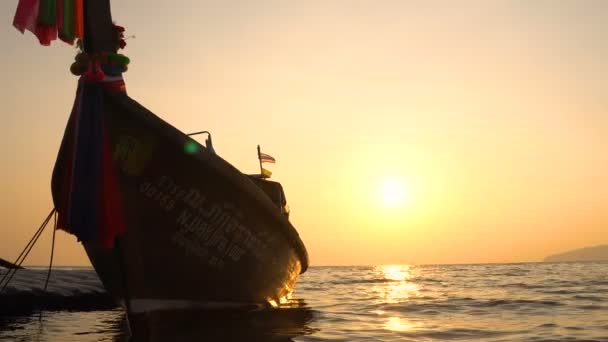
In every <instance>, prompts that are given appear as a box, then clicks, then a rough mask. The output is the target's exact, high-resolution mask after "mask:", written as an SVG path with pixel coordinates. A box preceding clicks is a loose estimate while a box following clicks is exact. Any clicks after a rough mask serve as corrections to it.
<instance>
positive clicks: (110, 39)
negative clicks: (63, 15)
mask: <svg viewBox="0 0 608 342" xmlns="http://www.w3.org/2000/svg"><path fill="white" fill-rule="evenodd" d="M84 18H85V20H84V39H83V41H84V50H85V52H87V53H100V52H116V49H117V47H118V36H117V34H116V31H115V30H114V24H113V23H112V11H111V8H110V0H87V1H85V2H84Z"/></svg>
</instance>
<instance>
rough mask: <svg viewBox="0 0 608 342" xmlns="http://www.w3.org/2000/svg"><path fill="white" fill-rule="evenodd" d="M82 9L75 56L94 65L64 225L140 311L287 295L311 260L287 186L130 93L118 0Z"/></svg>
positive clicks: (72, 143) (60, 166)
mask: <svg viewBox="0 0 608 342" xmlns="http://www.w3.org/2000/svg"><path fill="white" fill-rule="evenodd" d="M84 19H85V20H84V37H85V39H84V53H83V54H81V55H79V56H80V57H77V63H80V62H82V60H84V59H87V58H88V60H87V61H86V62H87V63H88V71H87V72H88V74H87V75H86V76H83V77H81V80H80V82H79V89H78V92H77V98H76V101H75V104H74V109H73V111H72V115H71V117H70V120H69V122H68V125H67V128H66V132H65V135H64V138H63V141H62V144H61V148H60V151H59V153H58V157H57V161H56V164H55V168H54V171H53V178H52V193H53V200H54V203H55V207H56V209H57V212H58V214H59V224H58V226H59V228H62V229H65V230H67V231H69V232H71V233H74V234H75V235H76V236H77V237H78V239H79V240H80V241H82V243H83V245H84V247H85V249H86V252H87V254H88V256H89V258H90V260H91V263H92V264H93V266H94V268H95V270H96V271H97V273H98V275H99V277H100V279H101V280H102V282H103V284H104V286H105V287H106V289H107V290H108V291H109V292H110V293H111V294H112V295H113V296H114V297H115V298H116V299H118V300H120V301H121V302H123V303H124V304H125V305H126V307H127V309H128V313H129V315H130V317H132V316H137V315H138V314H145V313H150V312H154V311H159V310H161V311H162V310H174V309H193V308H194V309H196V308H201V309H214V308H216V309H222V310H224V309H229V308H236V309H249V308H257V307H260V306H261V305H269V303H270V304H274V303H278V302H280V301H281V300H282V299H283V298H285V297H286V296H288V295H289V294H290V293H291V292H292V290H293V288H294V286H295V283H296V279H297V278H298V276H299V274H301V273H303V272H304V271H305V270H306V268H307V267H308V256H307V252H306V249H305V247H304V245H303V243H302V241H301V239H300V238H299V235H298V233H297V231H296V230H295V229H294V227H293V226H292V225H291V224H290V222H289V220H288V215H287V213H288V211H287V210H286V208H287V207H286V202H285V197H284V193H283V190H282V187H281V185H280V184H279V183H276V182H271V181H269V180H267V179H264V177H258V176H248V175H245V174H243V173H241V172H240V171H239V170H237V169H236V168H234V167H233V166H232V165H231V164H229V163H228V162H226V161H225V160H224V159H222V158H221V157H220V156H218V155H217V154H216V153H215V152H214V151H213V149H212V148H211V146H209V145H207V146H203V145H201V144H199V143H198V142H196V141H194V140H193V139H192V138H191V137H189V136H188V135H187V134H184V133H182V132H180V131H179V130H177V129H175V128H174V127H172V126H171V125H169V124H168V123H166V122H164V121H163V120H161V119H160V118H159V117H157V116H156V115H154V114H153V113H151V112H150V111H148V110H147V109H145V108H144V107H143V106H141V105H140V104H138V103H137V102H135V101H134V100H132V99H131V98H130V97H129V96H127V94H126V91H125V90H124V83H123V82H122V78H121V76H120V75H121V73H122V71H124V70H122V69H121V70H119V71H120V72H118V73H116V72H115V71H116V68H115V67H116V65H115V64H111V63H110V64H107V65H106V64H104V61H106V62H107V61H108V60H109V59H110V57H108V56H110V55H112V56H116V54H115V53H116V51H117V49H118V46H119V43H118V42H119V40H120V38H121V35H120V34H117V30H116V26H114V25H113V23H112V19H111V14H110V4H109V0H88V1H85V2H84ZM119 32H122V31H119ZM78 58H80V59H81V61H80V62H79V61H78ZM96 63H97V64H96ZM75 64H76V63H75ZM74 67H76V69H77V67H78V65H76V66H73V68H74ZM96 68H100V69H96ZM102 71H103V73H105V76H106V77H102V78H104V80H101V79H96V77H97V76H99V74H100V72H102ZM102 76H103V75H102ZM159 82H162V81H161V80H160V79H159Z"/></svg>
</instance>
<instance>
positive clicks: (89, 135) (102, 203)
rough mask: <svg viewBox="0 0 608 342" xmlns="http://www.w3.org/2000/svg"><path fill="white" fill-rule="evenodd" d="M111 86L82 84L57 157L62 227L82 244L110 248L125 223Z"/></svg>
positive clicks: (58, 210) (99, 83)
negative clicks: (108, 96)
mask: <svg viewBox="0 0 608 342" xmlns="http://www.w3.org/2000/svg"><path fill="white" fill-rule="evenodd" d="M105 83H106V82H88V81H86V80H83V79H82V80H81V81H80V82H79V86H78V91H77V94H76V101H75V103H74V107H73V110H72V114H71V115H70V119H69V122H68V127H67V128H66V133H65V135H64V139H63V142H62V145H61V149H60V151H59V156H58V158H57V165H56V166H55V169H56V170H61V172H62V175H61V176H60V178H61V184H62V187H61V189H60V190H59V192H60V194H59V196H58V197H57V198H58V201H57V203H55V205H56V209H57V212H58V213H59V221H58V226H59V228H61V229H64V230H66V231H68V232H70V233H72V234H74V235H76V237H77V238H78V240H79V241H83V242H89V243H90V242H96V243H97V244H99V245H100V246H102V247H106V248H111V247H112V246H113V245H114V241H115V239H116V237H117V236H119V235H122V234H124V232H125V231H126V224H125V220H124V211H123V210H124V209H123V206H122V196H121V192H120V187H119V185H118V176H117V174H116V167H115V165H114V161H113V158H112V149H111V144H110V139H109V134H108V131H107V127H106V124H105V121H104V115H105V114H104V97H105V95H104V89H107V87H106V84H105Z"/></svg>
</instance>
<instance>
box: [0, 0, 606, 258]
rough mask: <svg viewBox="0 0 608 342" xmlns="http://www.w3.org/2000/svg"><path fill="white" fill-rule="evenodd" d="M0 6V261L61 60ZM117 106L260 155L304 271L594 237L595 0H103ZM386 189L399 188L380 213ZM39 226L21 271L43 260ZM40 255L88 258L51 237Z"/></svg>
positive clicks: (527, 251) (528, 250)
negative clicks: (117, 76)
mask: <svg viewBox="0 0 608 342" xmlns="http://www.w3.org/2000/svg"><path fill="white" fill-rule="evenodd" d="M16 4H17V1H16V0H11V1H2V2H1V3H0V18H1V22H2V28H1V29H0V41H2V42H3V48H4V49H3V52H2V54H0V68H1V70H2V75H3V79H4V80H3V81H4V82H3V83H4V87H3V88H4V90H3V91H2V92H0V103H1V104H2V111H1V112H0V113H1V118H2V125H1V128H0V129H1V130H2V131H1V132H2V134H1V135H0V152H1V155H2V168H1V169H0V191H2V194H3V196H2V197H1V199H0V257H3V258H5V259H14V258H15V257H16V256H17V255H18V253H19V252H20V250H21V248H22V247H23V246H24V245H25V244H26V242H27V241H28V240H29V237H30V236H31V235H32V234H33V232H34V231H35V230H36V228H37V227H38V225H39V224H40V222H41V221H42V219H43V218H44V217H45V216H46V214H47V213H48V211H49V210H50V209H51V195H50V186H49V182H50V174H51V170H52V166H53V163H54V158H55V156H56V153H57V149H58V146H59V142H60V139H61V136H62V134H63V128H64V126H65V122H66V119H67V117H68V114H69V110H70V107H71V102H72V101H73V97H74V91H75V88H76V79H75V78H74V77H73V76H72V75H71V74H70V73H69V65H70V64H71V62H72V59H73V56H74V55H75V50H74V48H72V47H69V46H67V45H65V44H63V43H56V44H54V45H53V46H52V47H50V48H43V47H41V46H39V45H38V44H37V42H36V40H35V38H34V37H33V36H32V35H31V34H29V33H28V34H26V35H25V36H22V35H20V34H19V33H18V32H17V31H16V30H15V29H13V28H12V26H11V22H12V15H13V13H14V9H15V7H16ZM113 7H114V8H113V10H114V18H115V20H116V21H117V23H119V24H121V25H124V26H126V27H127V34H128V35H131V34H133V35H135V36H136V39H131V40H128V47H127V49H126V51H125V53H126V54H127V55H128V56H129V57H131V59H132V61H133V62H132V64H131V66H130V69H129V72H128V73H127V74H126V77H125V78H126V80H127V85H128V89H129V93H130V95H131V96H132V97H133V98H135V99H136V100H138V101H139V102H141V103H142V104H144V105H146V106H147V107H148V108H149V109H151V110H152V111H154V112H155V113H157V114H158V115H159V116H161V117H162V118H163V119H165V120H167V121H168V122H170V123H172V124H173V125H175V126H176V127H178V128H179V129H181V130H183V131H186V132H190V131H196V130H203V129H206V130H210V131H212V133H213V134H214V142H215V145H216V149H217V150H218V152H219V153H220V154H221V155H222V156H223V157H224V158H225V159H227V160H229V161H231V162H232V163H233V164H234V165H235V166H237V167H238V168H239V169H241V170H242V171H244V172H255V171H256V168H257V159H256V155H255V146H256V144H258V143H260V144H261V145H262V147H263V150H264V151H265V152H267V153H269V154H271V155H273V156H274V157H276V159H277V164H276V165H275V166H273V168H272V169H273V171H274V178H275V179H276V180H279V181H281V182H282V183H283V184H284V187H285V189H286V191H287V198H288V200H289V202H290V206H291V208H292V221H293V223H294V225H295V226H296V227H297V228H298V230H299V232H300V234H301V236H302V238H303V240H304V242H305V243H306V245H307V247H308V249H309V253H310V255H311V262H312V264H313V265H335V264H378V263H465V262H515V261H538V260H540V259H542V258H543V257H544V256H545V255H547V254H550V253H554V252H558V251H562V250H567V249H572V248H578V247H583V246H587V245H596V244H602V243H608V210H607V209H608V96H606V92H607V90H606V89H608V62H607V61H608V45H607V44H606V42H607V41H608V2H606V1H601V0H597V1H569V2H556V1H534V2H528V1H482V0H480V1H457V2H456V1H448V0H445V1H397V0H394V1H393V0H381V1H354V0H353V1H346V0H342V1H339V0H333V1H320V0H319V1H315V0H313V1H301V2H295V1H292V2H287V1H278V0H277V1H261V2H260V1H256V2H250V1H230V2H220V1H216V2H209V1H194V0H185V1H182V2H180V4H179V6H176V5H172V4H170V3H169V2H167V1H157V0H150V1H143V0H133V1H116V0H115V1H114V2H113ZM386 179H394V180H397V182H398V183H399V182H400V183H401V184H402V186H403V187H404V188H405V189H406V190H407V191H408V195H407V201H405V202H402V203H397V204H395V205H392V206H389V205H385V204H383V203H384V202H382V201H381V199H379V197H378V189H379V188H381V186H382V183H383V182H384V181H385V180H386ZM48 235H50V232H47V235H46V236H45V238H44V239H42V240H41V241H40V244H39V245H38V246H37V248H35V250H34V251H33V252H32V255H31V258H30V259H29V261H28V263H29V264H45V263H46V262H47V259H48V255H49V249H50V241H49V238H48ZM58 236H59V237H58V252H57V255H56V261H57V262H58V263H59V264H63V265H82V264H88V261H87V260H86V256H85V255H84V253H83V252H82V251H81V248H80V246H79V245H78V244H77V243H76V241H75V239H74V238H73V237H71V236H68V235H67V234H64V233H60V234H58Z"/></svg>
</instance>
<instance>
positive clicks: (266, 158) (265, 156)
mask: <svg viewBox="0 0 608 342" xmlns="http://www.w3.org/2000/svg"><path fill="white" fill-rule="evenodd" d="M260 161H261V162H262V163H272V164H274V163H275V162H276V160H275V159H274V157H273V156H271V155H268V154H266V153H261V152H260Z"/></svg>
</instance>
